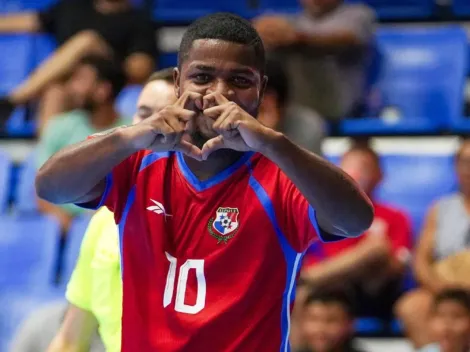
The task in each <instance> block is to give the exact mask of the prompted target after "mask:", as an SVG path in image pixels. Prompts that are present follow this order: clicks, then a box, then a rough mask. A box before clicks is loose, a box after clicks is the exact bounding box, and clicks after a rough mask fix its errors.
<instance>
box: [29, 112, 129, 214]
mask: <svg viewBox="0 0 470 352" xmlns="http://www.w3.org/2000/svg"><path fill="white" fill-rule="evenodd" d="M129 122H130V119H126V118H122V117H120V118H118V119H117V120H116V122H115V123H113V124H112V125H111V126H108V127H107V128H113V127H118V126H122V125H125V124H128V123H129ZM107 128H106V129H107ZM98 132H102V130H97V129H96V128H94V127H93V126H92V125H91V124H90V118H89V115H88V113H87V112H86V111H83V110H74V111H70V112H66V113H63V114H60V115H58V116H56V117H54V118H52V119H51V120H49V121H48V122H47V124H46V126H45V128H44V131H43V133H42V135H41V138H40V140H39V144H38V154H37V166H38V168H39V167H41V166H42V165H43V164H44V163H45V162H46V161H47V160H48V159H49V158H50V157H51V156H53V155H54V154H55V153H57V152H58V151H59V150H61V149H63V148H65V147H66V146H68V145H71V144H74V143H78V142H80V141H82V140H84V139H86V138H87V137H88V136H89V135H92V134H94V133H98ZM61 207H63V209H65V210H66V211H67V212H69V213H70V214H72V215H75V214H78V213H81V212H83V210H82V209H80V208H79V207H77V206H75V205H71V204H66V205H61Z"/></svg>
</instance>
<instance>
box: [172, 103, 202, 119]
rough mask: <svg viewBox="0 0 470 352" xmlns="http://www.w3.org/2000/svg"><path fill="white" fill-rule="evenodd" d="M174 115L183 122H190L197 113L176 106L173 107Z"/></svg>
mask: <svg viewBox="0 0 470 352" xmlns="http://www.w3.org/2000/svg"><path fill="white" fill-rule="evenodd" d="M173 114H174V115H175V116H176V117H177V118H178V119H181V120H183V121H189V120H192V119H193V118H194V117H196V115H197V112H196V111H193V110H188V109H184V108H181V107H179V106H174V107H173Z"/></svg>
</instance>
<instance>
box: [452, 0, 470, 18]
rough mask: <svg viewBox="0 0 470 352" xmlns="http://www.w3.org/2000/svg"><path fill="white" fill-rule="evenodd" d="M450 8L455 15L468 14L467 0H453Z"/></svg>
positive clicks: (468, 4)
mask: <svg viewBox="0 0 470 352" xmlns="http://www.w3.org/2000/svg"><path fill="white" fill-rule="evenodd" d="M452 10H453V12H454V14H456V15H457V16H469V15H470V3H469V2H468V1H467V0H453V1H452Z"/></svg>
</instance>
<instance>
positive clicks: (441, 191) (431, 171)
mask: <svg viewBox="0 0 470 352" xmlns="http://www.w3.org/2000/svg"><path fill="white" fill-rule="evenodd" d="M381 160H382V165H383V167H384V175H385V178H384V180H383V182H382V184H381V185H380V187H379V189H378V192H377V197H378V199H380V200H382V201H384V202H385V203H389V204H392V205H395V206H397V207H399V208H401V209H403V210H404V211H406V212H407V213H408V214H409V215H410V217H411V220H412V225H413V232H414V234H415V235H418V234H419V232H420V230H421V226H422V223H423V218H424V216H425V214H426V212H427V210H428V209H429V207H430V206H431V205H432V203H433V202H434V201H435V200H437V199H438V198H440V197H441V196H443V195H446V194H449V193H451V192H454V191H456V190H457V181H456V178H455V172H454V159H453V157H452V156H441V155H383V156H382V158H381Z"/></svg>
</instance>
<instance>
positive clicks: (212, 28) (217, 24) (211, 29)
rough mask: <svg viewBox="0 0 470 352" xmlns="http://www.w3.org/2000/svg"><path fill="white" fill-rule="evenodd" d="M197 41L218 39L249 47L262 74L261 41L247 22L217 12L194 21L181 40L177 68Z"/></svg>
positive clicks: (238, 17)
mask: <svg viewBox="0 0 470 352" xmlns="http://www.w3.org/2000/svg"><path fill="white" fill-rule="evenodd" d="M198 39H219V40H224V41H227V42H232V43H237V44H244V45H248V46H250V47H251V48H252V49H253V51H254V54H255V57H256V63H255V65H256V67H257V68H258V69H259V71H260V72H261V73H264V65H265V53H264V45H263V41H262V40H261V37H260V36H259V34H258V32H257V31H256V29H255V28H254V27H253V26H252V25H251V23H250V22H249V21H248V20H246V19H244V18H242V17H240V16H237V15H234V14H231V13H227V12H217V13H214V14H211V15H207V16H204V17H201V18H199V19H198V20H196V21H194V22H193V23H192V24H191V25H190V26H189V27H188V29H187V30H186V32H185V33H184V35H183V38H182V39H181V44H180V48H179V51H178V67H181V64H182V63H183V62H184V60H186V58H187V57H188V55H189V51H190V50H191V47H192V45H193V42H194V41H196V40H198Z"/></svg>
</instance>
